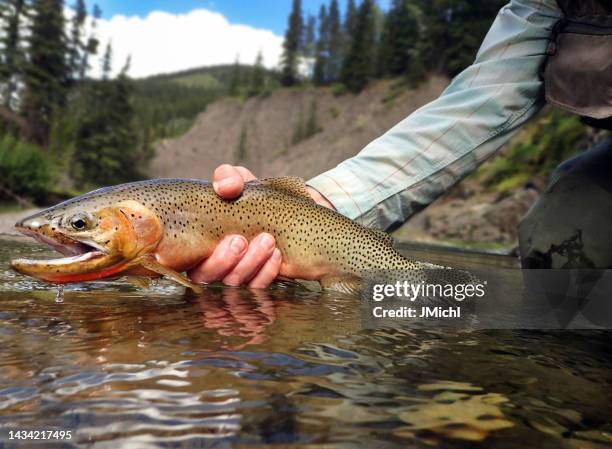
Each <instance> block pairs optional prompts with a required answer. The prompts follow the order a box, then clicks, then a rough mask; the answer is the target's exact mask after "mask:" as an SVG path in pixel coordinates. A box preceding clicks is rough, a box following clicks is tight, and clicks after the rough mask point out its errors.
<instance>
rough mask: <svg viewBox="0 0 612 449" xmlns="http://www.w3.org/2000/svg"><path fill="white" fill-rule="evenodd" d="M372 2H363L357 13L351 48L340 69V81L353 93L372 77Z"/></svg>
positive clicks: (373, 71)
mask: <svg viewBox="0 0 612 449" xmlns="http://www.w3.org/2000/svg"><path fill="white" fill-rule="evenodd" d="M375 33H376V29H375V15H374V1H373V0H363V2H362V3H361V5H360V7H359V11H358V12H357V17H356V22H355V32H354V35H353V39H352V42H351V48H350V50H349V52H348V55H347V57H346V59H345V62H344V65H343V68H342V81H343V83H344V84H345V85H346V86H347V87H348V88H349V89H350V90H351V91H353V92H359V91H360V90H362V89H363V88H364V87H365V86H366V85H367V84H368V82H369V81H370V80H371V79H372V78H373V77H374V73H375V54H376V36H375Z"/></svg>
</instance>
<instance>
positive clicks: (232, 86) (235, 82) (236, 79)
mask: <svg viewBox="0 0 612 449" xmlns="http://www.w3.org/2000/svg"><path fill="white" fill-rule="evenodd" d="M239 89H240V58H239V57H238V56H236V61H234V66H233V67H232V74H231V77H230V83H229V87H228V93H229V95H231V96H236V95H238V93H239Z"/></svg>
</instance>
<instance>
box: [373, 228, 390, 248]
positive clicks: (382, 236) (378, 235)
mask: <svg viewBox="0 0 612 449" xmlns="http://www.w3.org/2000/svg"><path fill="white" fill-rule="evenodd" d="M370 231H372V233H373V234H374V237H376V238H377V239H378V240H380V241H382V242H384V243H386V244H387V245H390V246H393V244H394V243H395V239H394V238H393V237H391V236H390V235H389V234H387V233H386V232H385V231H379V230H378V229H370Z"/></svg>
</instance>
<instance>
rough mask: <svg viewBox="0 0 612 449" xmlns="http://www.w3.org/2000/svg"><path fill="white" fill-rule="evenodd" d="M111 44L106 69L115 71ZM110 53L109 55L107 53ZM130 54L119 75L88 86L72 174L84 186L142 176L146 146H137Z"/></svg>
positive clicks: (106, 70) (108, 47)
mask: <svg viewBox="0 0 612 449" xmlns="http://www.w3.org/2000/svg"><path fill="white" fill-rule="evenodd" d="M111 54H112V52H111V47H110V45H108V46H107V51H106V52H105V58H104V59H105V60H107V62H108V64H105V72H106V73H110V72H111V71H112V65H111V58H110V56H111ZM106 55H108V58H107V57H106ZM129 62H130V61H129V58H128V60H127V61H126V63H125V65H124V67H123V69H122V70H121V71H120V73H119V75H118V76H117V78H116V79H112V80H111V79H109V78H108V77H107V78H104V79H103V80H102V81H96V82H92V83H91V84H90V85H89V88H88V90H87V93H86V95H87V104H88V105H89V106H90V107H89V108H88V109H87V111H86V113H85V114H84V115H83V117H82V118H81V121H80V124H79V129H78V130H77V133H76V142H75V143H76V148H77V149H78V152H77V153H75V156H74V159H75V162H76V164H75V167H74V168H75V169H76V170H74V171H73V176H74V177H75V178H76V179H77V180H78V181H79V182H80V184H81V185H83V186H88V185H105V184H106V185H107V184H116V183H119V182H124V181H129V180H133V179H135V178H137V177H138V176H139V173H138V167H139V166H141V165H142V162H143V159H144V155H145V154H146V150H147V148H141V149H140V150H141V151H139V149H138V148H137V144H138V135H137V134H136V132H135V127H134V109H133V106H132V103H131V97H132V92H133V86H132V82H131V80H130V79H129V77H128V75H127V72H128V70H129Z"/></svg>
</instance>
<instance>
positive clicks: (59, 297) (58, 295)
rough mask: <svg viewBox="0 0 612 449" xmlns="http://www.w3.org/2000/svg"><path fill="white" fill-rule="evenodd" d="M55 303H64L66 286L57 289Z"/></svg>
mask: <svg viewBox="0 0 612 449" xmlns="http://www.w3.org/2000/svg"><path fill="white" fill-rule="evenodd" d="M55 302H56V303H62V302H64V286H63V285H60V286H59V287H57V293H56V295H55Z"/></svg>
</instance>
